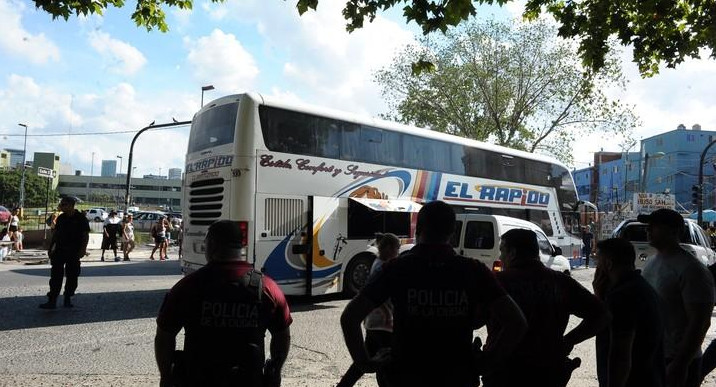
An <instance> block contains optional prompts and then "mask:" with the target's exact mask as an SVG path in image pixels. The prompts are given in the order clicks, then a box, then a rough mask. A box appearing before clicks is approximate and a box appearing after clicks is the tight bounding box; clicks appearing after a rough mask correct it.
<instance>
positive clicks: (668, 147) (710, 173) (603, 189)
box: [573, 125, 716, 212]
mask: <svg viewBox="0 0 716 387" xmlns="http://www.w3.org/2000/svg"><path fill="white" fill-rule="evenodd" d="M714 139H716V131H703V130H701V127H700V126H699V125H694V126H693V127H692V129H686V127H685V126H683V125H679V128H677V129H676V130H672V131H669V132H665V133H661V134H657V135H655V136H652V137H649V138H646V139H643V140H641V144H640V152H629V153H618V152H596V153H595V154H594V164H593V166H591V167H588V168H582V169H579V170H575V171H573V176H574V181H575V185H576V186H577V192H578V194H579V198H580V200H589V201H590V202H592V203H594V204H596V205H597V207H598V208H599V209H600V210H602V211H617V210H619V209H620V208H622V207H623V205H624V204H625V203H627V202H630V201H631V200H632V197H633V194H634V193H635V192H649V193H666V194H670V195H674V198H675V200H676V207H677V208H676V210H677V211H680V212H691V211H694V210H695V209H696V206H694V204H693V203H692V187H693V186H694V185H695V184H697V183H698V173H699V165H698V164H699V159H700V157H701V153H702V152H703V150H704V148H705V147H706V146H707V145H708V144H709V143H710V142H711V141H713V140H714ZM715 170H716V146H713V147H712V148H711V149H709V152H708V153H707V155H706V158H705V162H704V188H703V192H704V194H703V197H704V199H703V206H704V208H712V207H715V206H716V177H714V171H715Z"/></svg>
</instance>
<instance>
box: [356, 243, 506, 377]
mask: <svg viewBox="0 0 716 387" xmlns="http://www.w3.org/2000/svg"><path fill="white" fill-rule="evenodd" d="M361 294H362V295H363V296H365V297H367V298H368V299H370V300H371V301H372V302H373V303H375V304H376V305H381V304H382V303H383V302H385V301H386V300H388V299H390V300H391V301H392V302H393V307H394V310H393V348H392V351H393V352H392V353H393V359H394V360H395V363H394V365H393V366H394V367H395V371H396V375H400V378H401V380H400V381H398V382H399V384H400V385H406V386H407V385H430V383H433V382H431V381H434V382H435V383H438V384H435V385H446V386H447V385H450V386H467V385H471V380H472V375H471V371H472V364H471V360H472V346H471V344H472V336H473V330H474V329H475V328H476V326H477V324H478V320H479V319H478V318H479V316H484V315H485V314H488V313H487V311H488V310H489V308H490V304H491V303H492V302H493V301H495V300H496V299H498V298H500V297H502V296H504V295H505V291H504V290H503V289H502V287H500V285H499V284H498V283H497V281H496V280H495V277H494V276H493V274H492V272H490V270H489V269H487V267H485V265H483V264H482V263H480V262H478V261H475V260H473V259H469V258H465V257H461V256H458V255H456V254H455V252H454V251H453V249H452V247H450V246H449V245H426V244H420V245H417V246H415V247H414V248H413V249H412V250H410V252H408V253H406V254H404V255H402V256H400V257H399V258H396V259H393V260H391V261H389V262H388V263H386V264H385V265H384V266H383V270H382V271H381V272H379V273H378V274H377V275H376V276H374V277H373V278H372V279H371V280H370V281H369V282H368V284H366V286H365V287H364V288H363V290H361ZM426 383H427V384H426Z"/></svg>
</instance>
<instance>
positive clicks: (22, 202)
mask: <svg viewBox="0 0 716 387" xmlns="http://www.w3.org/2000/svg"><path fill="white" fill-rule="evenodd" d="M18 125H20V126H22V127H23V128H25V144H24V145H23V146H22V177H21V178H20V203H19V204H20V214H21V215H22V212H23V209H24V208H25V170H26V169H27V168H25V162H26V159H27V124H18Z"/></svg>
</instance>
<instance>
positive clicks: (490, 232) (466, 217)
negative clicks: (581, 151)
mask: <svg viewBox="0 0 716 387" xmlns="http://www.w3.org/2000/svg"><path fill="white" fill-rule="evenodd" d="M516 228H518V229H525V230H532V231H534V232H535V234H537V243H538V244H539V250H540V261H542V264H544V265H545V266H546V267H548V268H550V269H552V270H555V271H559V272H562V273H565V274H570V273H571V266H570V264H569V259H567V258H566V257H564V256H563V255H562V249H561V248H559V247H557V246H555V245H553V244H552V243H550V241H549V239H547V235H545V233H544V231H542V229H541V228H540V227H539V226H537V225H536V224H534V223H532V222H528V221H526V220H523V219H517V218H512V217H509V216H501V215H484V214H457V222H456V224H455V233H454V234H453V237H452V240H451V242H450V243H451V244H452V247H453V248H454V249H455V252H457V253H458V254H460V255H463V256H466V257H470V258H474V259H477V260H478V261H480V262H482V263H484V264H485V265H486V266H487V267H488V268H491V269H492V270H495V271H501V270H502V261H501V260H500V237H501V236H502V234H504V233H506V232H507V231H509V230H512V229H516ZM406 247H407V248H409V247H412V245H407V246H401V252H402V251H403V250H407V248H406ZM370 249H375V248H374V247H371V248H370ZM374 253H375V254H377V249H375V252H374Z"/></svg>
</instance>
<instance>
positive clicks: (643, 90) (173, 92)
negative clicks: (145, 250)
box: [0, 0, 716, 176]
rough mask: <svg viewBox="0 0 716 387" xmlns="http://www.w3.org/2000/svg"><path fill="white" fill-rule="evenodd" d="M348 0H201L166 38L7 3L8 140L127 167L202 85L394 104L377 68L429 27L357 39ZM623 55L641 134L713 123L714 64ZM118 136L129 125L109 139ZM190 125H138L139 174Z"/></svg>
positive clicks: (127, 25) (113, 13)
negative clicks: (651, 67) (638, 61)
mask: <svg viewBox="0 0 716 387" xmlns="http://www.w3.org/2000/svg"><path fill="white" fill-rule="evenodd" d="M343 4H344V2H341V1H328V0H323V1H321V2H319V8H318V11H317V12H313V11H309V12H308V13H306V14H304V15H303V16H299V15H298V12H297V11H296V9H295V1H293V0H288V1H281V0H228V1H226V2H225V3H222V4H215V3H212V2H209V1H204V0H195V3H194V9H193V10H189V11H182V10H178V9H167V10H166V12H167V23H168V24H169V28H170V31H169V32H167V33H162V32H159V31H151V32H148V31H147V30H146V29H144V28H139V27H137V26H136V25H135V24H134V22H133V21H132V20H131V19H130V15H131V12H132V10H133V8H134V3H133V2H127V6H126V7H125V8H124V9H114V8H112V9H109V10H107V11H106V12H105V13H104V15H102V16H99V15H90V16H87V17H74V16H73V17H70V19H69V20H68V21H64V20H63V19H57V20H52V18H51V16H50V15H48V14H46V13H45V12H43V11H41V10H37V9H35V7H34V4H33V3H31V2H29V1H16V0H0V25H2V26H3V33H2V34H0V57H2V58H3V60H2V61H0V148H15V149H22V148H23V140H24V128H23V127H20V126H18V124H19V123H24V124H27V126H28V137H27V151H28V159H30V158H31V157H32V156H31V155H32V154H33V152H55V153H57V154H59V155H60V156H61V159H62V161H63V162H65V163H69V164H71V165H72V167H73V169H79V170H82V171H83V173H85V174H88V173H90V171H93V172H94V174H95V175H98V174H99V171H100V169H101V160H118V167H119V166H120V165H119V164H122V166H123V170H122V171H121V172H126V167H127V166H126V160H127V155H128V153H129V145H130V142H131V140H132V137H133V133H135V132H136V131H137V130H139V129H140V128H142V127H145V126H147V125H148V124H149V123H150V122H153V121H154V122H156V123H157V124H159V123H169V122H172V119H176V120H179V121H185V120H190V119H191V118H192V116H193V114H194V113H195V112H196V111H197V110H198V109H199V108H200V103H201V87H202V86H205V85H213V86H214V87H215V90H211V91H207V92H205V94H204V100H205V102H207V101H210V100H212V99H215V98H219V97H221V96H224V95H228V94H235V93H242V92H245V91H256V92H260V93H262V94H264V95H269V96H274V97H280V98H282V99H284V100H288V101H301V102H304V103H308V104H312V105H317V106H322V107H329V108H334V109H339V110H344V111H348V112H351V113H358V114H362V115H366V116H378V115H379V114H381V113H386V112H387V105H386V103H385V102H384V101H383V100H382V97H381V93H380V87H379V85H377V84H376V83H374V82H373V74H374V73H375V71H377V70H378V69H380V68H382V67H384V66H386V65H388V64H389V63H390V62H391V61H392V58H393V56H394V55H395V54H396V53H397V52H398V51H399V50H400V49H401V48H402V47H404V46H405V45H407V44H413V43H415V41H416V39H418V34H419V32H420V31H419V29H418V27H416V26H415V25H414V24H406V23H405V20H404V19H403V17H402V15H401V12H400V10H399V9H396V10H391V11H389V12H387V13H381V14H379V16H378V17H377V18H376V19H375V20H374V22H373V23H371V24H367V23H366V25H365V27H364V28H363V29H361V30H357V31H356V32H353V33H351V34H349V33H347V32H346V31H345V21H344V20H343V18H342V16H341V8H342V5H343ZM510 4H512V5H510V6H508V7H506V8H497V7H483V8H480V9H479V11H478V18H488V17H496V18H511V17H517V16H519V13H520V12H521V9H520V3H514V4H513V3H510ZM628 55H629V51H628V49H627V50H626V51H625V52H624V55H623V57H624V72H625V74H626V75H627V78H628V79H629V84H628V85H627V90H626V91H624V92H614V96H615V97H617V98H621V99H622V100H624V101H626V102H627V103H629V104H632V105H634V106H635V111H636V113H637V114H638V115H639V117H640V119H641V125H640V126H639V127H637V128H635V129H634V137H635V138H636V139H639V138H646V137H649V136H652V135H654V134H657V133H660V132H663V131H667V130H672V129H675V128H676V127H677V126H678V125H679V124H684V125H686V126H687V127H691V126H692V125H693V124H696V123H698V124H701V126H702V128H703V129H704V130H716V114H714V113H715V112H716V99H715V98H713V97H714V90H716V61H714V60H692V61H688V62H687V63H685V64H683V65H681V66H679V67H678V68H677V69H676V70H662V73H661V74H659V75H657V76H656V77H654V78H650V79H641V78H640V76H639V74H638V72H637V68H636V65H634V64H633V63H631V62H629V58H628ZM121 131H124V132H128V133H124V134H112V135H110V134H106V133H107V132H121ZM86 133H100V135H84V134H86ZM47 134H63V135H62V136H43V135H47ZM188 134H189V128H188V127H182V128H173V129H168V130H161V131H150V132H147V133H145V134H142V135H141V136H140V137H139V139H138V140H137V143H136V145H135V149H134V166H136V167H137V168H136V169H135V170H134V172H133V175H134V176H138V175H139V176H141V175H144V174H157V173H160V172H161V173H162V174H164V175H165V174H166V171H167V169H168V168H174V167H178V168H183V165H184V155H185V152H186V146H187V139H188ZM600 149H604V150H605V151H619V150H620V148H619V146H618V141H617V140H615V139H613V138H611V139H609V138H603V136H601V135H598V134H596V135H593V136H589V137H585V138H582V139H580V140H579V141H578V142H577V143H576V144H575V147H574V150H573V154H574V158H575V163H574V165H573V166H574V167H576V168H582V167H586V166H587V165H588V163H589V162H590V161H591V160H592V157H593V156H592V153H593V152H595V151H599V150H600ZM636 149H637V148H634V150H636ZM117 156H121V157H122V158H121V159H119V158H118V157H117ZM118 172H119V171H118Z"/></svg>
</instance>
